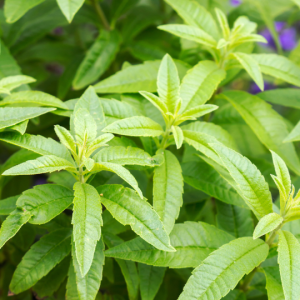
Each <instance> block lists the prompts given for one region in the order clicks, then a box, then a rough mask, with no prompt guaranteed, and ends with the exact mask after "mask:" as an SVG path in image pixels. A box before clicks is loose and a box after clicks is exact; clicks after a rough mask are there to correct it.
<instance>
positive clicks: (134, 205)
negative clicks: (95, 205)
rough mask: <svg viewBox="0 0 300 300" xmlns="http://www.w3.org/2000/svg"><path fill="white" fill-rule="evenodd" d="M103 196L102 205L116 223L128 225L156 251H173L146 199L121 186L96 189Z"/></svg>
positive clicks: (162, 227)
mask: <svg viewBox="0 0 300 300" xmlns="http://www.w3.org/2000/svg"><path fill="white" fill-rule="evenodd" d="M97 190H98V192H99V193H100V194H103V198H102V203H103V204H104V205H105V207H106V208H107V209H108V210H109V212H110V213H111V214H112V215H113V217H114V218H115V219H117V221H119V222H120V223H121V224H123V225H130V226H131V228H132V230H133V231H134V232H136V234H138V235H140V236H141V237H142V238H143V239H144V240H145V241H147V242H148V243H150V244H152V245H153V246H154V247H156V248H157V249H161V250H164V251H171V252H172V251H175V250H174V248H173V247H172V246H171V245H170V240H169V237H168V235H167V233H166V231H165V229H164V226H163V224H162V222H161V220H160V218H159V216H158V214H157V213H156V212H155V211H154V210H153V209H152V207H151V205H150V204H149V203H148V202H147V200H146V199H140V197H139V196H138V195H137V194H136V193H135V192H134V191H133V190H131V189H129V188H124V187H123V186H121V185H117V184H113V185H103V186H100V187H98V188H97Z"/></svg>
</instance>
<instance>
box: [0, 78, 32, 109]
mask: <svg viewBox="0 0 300 300" xmlns="http://www.w3.org/2000/svg"><path fill="white" fill-rule="evenodd" d="M31 82H35V79H34V78H32V77H29V76H25V75H15V76H8V77H4V78H2V79H1V80H0V88H2V89H7V90H8V91H9V92H10V91H12V90H14V89H15V88H17V87H19V86H21V85H23V84H27V83H31ZM2 102H3V101H1V102H0V105H1V104H2Z"/></svg>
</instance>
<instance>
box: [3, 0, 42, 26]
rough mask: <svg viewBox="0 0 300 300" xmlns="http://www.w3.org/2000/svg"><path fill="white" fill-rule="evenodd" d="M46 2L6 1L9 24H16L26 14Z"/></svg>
mask: <svg viewBox="0 0 300 300" xmlns="http://www.w3.org/2000/svg"><path fill="white" fill-rule="evenodd" d="M43 1H45V0H6V1H5V5H4V13H5V17H6V22H7V23H14V22H16V21H17V20H18V19H20V18H21V17H22V16H23V15H25V13H26V12H27V11H28V10H30V9H31V8H33V7H35V6H36V5H38V4H40V3H42V2H43Z"/></svg>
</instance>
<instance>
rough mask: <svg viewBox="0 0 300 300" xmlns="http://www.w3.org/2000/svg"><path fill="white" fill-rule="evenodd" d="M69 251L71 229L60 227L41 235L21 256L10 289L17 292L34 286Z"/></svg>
mask: <svg viewBox="0 0 300 300" xmlns="http://www.w3.org/2000/svg"><path fill="white" fill-rule="evenodd" d="M70 251H71V230H70V229H69V228H68V229H60V230H56V231H53V232H51V233H49V234H47V235H45V236H43V237H42V238H41V239H40V240H39V241H38V242H36V243H35V244H34V245H33V246H32V247H31V248H30V250H29V251H28V252H26V254H25V255H24V256H23V258H22V261H21V263H20V264H19V265H18V266H17V269H16V271H15V273H14V275H13V278H12V281H11V283H10V289H11V291H12V292H13V293H14V294H19V293H21V292H23V291H26V290H27V289H29V288H31V287H32V286H34V285H35V284H36V283H37V282H38V281H39V280H40V279H42V278H43V277H44V276H46V275H47V274H48V273H49V272H50V271H51V270H52V269H53V268H54V267H55V266H56V265H57V264H59V263H60V262H61V261H62V260H63V259H64V258H65V257H66V256H67V255H69V253H70Z"/></svg>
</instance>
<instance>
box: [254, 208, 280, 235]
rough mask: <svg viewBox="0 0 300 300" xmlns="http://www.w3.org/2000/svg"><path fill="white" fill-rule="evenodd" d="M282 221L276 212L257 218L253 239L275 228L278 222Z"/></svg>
mask: <svg viewBox="0 0 300 300" xmlns="http://www.w3.org/2000/svg"><path fill="white" fill-rule="evenodd" d="M282 222H283V218H282V217H281V216H280V215H278V214H276V213H271V214H268V215H266V216H264V217H263V218H261V219H260V220H259V222H258V224H257V225H256V227H255V230H254V233H253V239H258V238H259V237H261V236H263V235H265V234H267V233H269V232H271V231H273V230H275V229H276V228H277V227H278V226H279V225H280V224H282Z"/></svg>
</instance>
